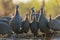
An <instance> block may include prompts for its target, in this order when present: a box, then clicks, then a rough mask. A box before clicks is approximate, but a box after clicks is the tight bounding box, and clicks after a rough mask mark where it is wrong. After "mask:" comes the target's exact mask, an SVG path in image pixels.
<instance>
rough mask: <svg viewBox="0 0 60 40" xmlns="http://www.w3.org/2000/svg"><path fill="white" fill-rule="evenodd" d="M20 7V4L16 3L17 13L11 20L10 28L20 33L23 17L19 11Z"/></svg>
mask: <svg viewBox="0 0 60 40" xmlns="http://www.w3.org/2000/svg"><path fill="white" fill-rule="evenodd" d="M18 8H19V6H18V5H16V15H15V17H14V18H13V19H12V20H11V22H10V28H11V29H12V30H13V31H14V32H15V33H16V34H18V33H19V32H20V27H21V25H22V18H21V16H20V14H19V12H18Z"/></svg>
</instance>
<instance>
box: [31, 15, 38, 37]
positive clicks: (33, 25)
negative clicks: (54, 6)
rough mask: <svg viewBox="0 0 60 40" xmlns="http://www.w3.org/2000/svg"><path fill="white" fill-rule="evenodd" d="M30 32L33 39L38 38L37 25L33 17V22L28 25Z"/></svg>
mask: <svg viewBox="0 0 60 40" xmlns="http://www.w3.org/2000/svg"><path fill="white" fill-rule="evenodd" d="M30 29H31V32H32V33H33V34H34V37H36V36H38V29H39V24H38V22H37V21H36V16H34V19H33V22H32V23H30Z"/></svg>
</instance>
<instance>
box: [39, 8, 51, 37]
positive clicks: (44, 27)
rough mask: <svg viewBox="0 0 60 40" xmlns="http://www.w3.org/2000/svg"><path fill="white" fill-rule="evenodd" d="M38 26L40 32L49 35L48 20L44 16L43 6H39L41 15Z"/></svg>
mask: <svg viewBox="0 0 60 40" xmlns="http://www.w3.org/2000/svg"><path fill="white" fill-rule="evenodd" d="M39 28H40V31H41V32H42V33H45V34H46V36H50V35H49V34H50V33H51V32H50V28H49V25H48V20H47V19H46V18H45V15H44V12H43V8H41V15H40V17H39Z"/></svg>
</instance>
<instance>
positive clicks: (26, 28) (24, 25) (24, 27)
mask: <svg viewBox="0 0 60 40" xmlns="http://www.w3.org/2000/svg"><path fill="white" fill-rule="evenodd" d="M21 28H22V31H23V33H27V32H28V31H29V20H28V14H26V19H25V20H24V21H23V22H22V26H21Z"/></svg>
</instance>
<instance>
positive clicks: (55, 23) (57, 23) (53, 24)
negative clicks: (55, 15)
mask: <svg viewBox="0 0 60 40" xmlns="http://www.w3.org/2000/svg"><path fill="white" fill-rule="evenodd" d="M49 27H50V28H52V29H53V30H54V31H60V20H58V19H52V18H51V15H50V20H49Z"/></svg>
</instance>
